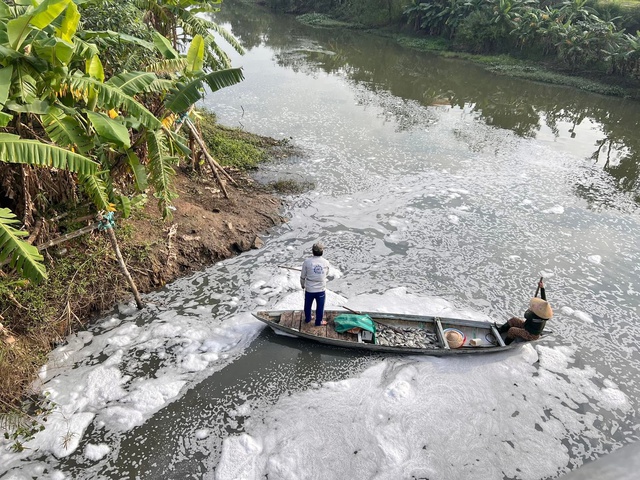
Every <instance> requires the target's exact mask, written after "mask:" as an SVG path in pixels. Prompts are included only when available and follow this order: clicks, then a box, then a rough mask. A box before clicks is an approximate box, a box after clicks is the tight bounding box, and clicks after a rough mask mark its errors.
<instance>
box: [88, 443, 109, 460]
mask: <svg viewBox="0 0 640 480" xmlns="http://www.w3.org/2000/svg"><path fill="white" fill-rule="evenodd" d="M110 451H111V448H110V447H109V445H106V444H104V443H101V444H99V445H96V444H93V443H88V444H87V445H86V446H85V447H84V456H85V457H86V458H88V459H89V460H93V461H98V460H102V459H103V458H104V457H105V456H106V455H107V454H108V453H109V452H110Z"/></svg>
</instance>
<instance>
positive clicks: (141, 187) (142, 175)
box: [127, 149, 148, 192]
mask: <svg viewBox="0 0 640 480" xmlns="http://www.w3.org/2000/svg"><path fill="white" fill-rule="evenodd" d="M127 160H128V161H129V166H130V167H131V171H132V172H133V178H134V179H135V181H136V190H137V191H138V192H144V191H145V190H146V189H147V186H148V183H147V170H146V169H145V168H144V165H142V164H141V163H140V159H139V158H138V156H137V155H136V153H135V152H134V151H133V150H131V149H129V150H127Z"/></svg>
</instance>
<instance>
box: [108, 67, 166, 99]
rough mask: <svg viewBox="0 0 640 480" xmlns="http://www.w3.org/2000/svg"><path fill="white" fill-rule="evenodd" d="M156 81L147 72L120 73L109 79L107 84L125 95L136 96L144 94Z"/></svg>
mask: <svg viewBox="0 0 640 480" xmlns="http://www.w3.org/2000/svg"><path fill="white" fill-rule="evenodd" d="M157 79H158V77H156V75H155V74H153V73H149V72H130V73H122V74H120V75H116V76H115V77H111V78H110V79H109V81H107V83H108V84H109V85H114V86H116V87H119V88H120V89H121V90H122V91H123V92H124V93H126V94H127V95H132V96H133V95H136V94H138V93H141V92H146V91H147V89H148V88H149V86H150V85H151V84H152V83H153V82H155V81H156V80H157Z"/></svg>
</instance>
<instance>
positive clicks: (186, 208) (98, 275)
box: [0, 125, 295, 427]
mask: <svg viewBox="0 0 640 480" xmlns="http://www.w3.org/2000/svg"><path fill="white" fill-rule="evenodd" d="M203 135H204V137H205V139H208V140H209V145H210V146H211V151H212V153H214V155H216V158H218V159H220V161H221V162H222V163H223V164H225V165H226V166H225V171H226V172H227V173H228V174H229V175H230V176H231V178H232V179H233V182H229V181H227V182H226V190H227V192H228V194H229V198H225V196H224V194H223V192H222V191H221V189H220V187H219V185H218V183H217V182H216V180H215V178H214V177H213V175H212V174H211V171H210V170H209V169H208V167H206V166H204V165H203V166H200V167H198V166H196V168H191V167H189V166H180V167H178V168H176V175H175V177H174V183H173V185H174V188H175V190H176V192H177V193H178V195H179V196H178V198H176V199H175V201H174V207H175V210H173V219H172V221H170V222H164V221H162V219H161V218H160V216H159V212H158V209H157V204H156V202H155V201H154V200H153V197H152V196H151V195H149V200H148V202H147V203H146V204H145V205H144V207H143V208H142V209H140V210H138V211H136V212H135V213H134V214H133V215H132V216H131V217H130V218H127V219H124V218H118V219H117V220H116V228H115V230H114V231H115V233H116V237H117V238H118V242H119V245H120V249H121V251H122V255H123V257H124V260H125V263H126V265H127V267H128V269H129V272H130V273H131V275H132V277H133V279H134V282H135V283H136V286H137V288H138V290H139V292H140V293H147V292H151V291H153V290H157V289H158V288H161V287H162V286H164V285H166V284H167V283H170V282H172V281H174V280H176V279H178V278H180V277H183V276H186V275H189V274H190V273H192V272H195V271H199V270H203V269H204V268H206V267H207V266H210V265H212V264H214V263H216V262H218V261H221V260H224V259H227V258H230V257H233V256H235V255H238V254H240V253H242V252H244V251H247V250H249V249H253V248H260V247H261V246H262V238H261V236H262V235H263V234H264V233H266V232H268V230H269V229H270V228H273V227H275V226H278V225H280V224H281V223H283V222H285V221H286V219H285V218H284V217H282V216H281V214H280V211H281V209H282V207H283V203H282V200H281V197H280V193H286V189H287V188H289V189H290V188H295V186H294V185H289V184H271V185H262V184H259V183H257V182H255V181H254V180H252V178H251V170H252V169H253V168H254V166H255V165H256V164H257V163H258V162H260V161H269V160H270V159H273V158H278V157H280V158H281V157H286V156H289V155H291V154H292V153H293V152H294V150H295V149H294V147H293V146H292V145H290V144H289V143H288V142H287V141H278V140H274V139H272V138H268V137H261V136H258V135H251V134H248V133H246V132H243V131H241V130H236V129H227V128H224V127H220V126H211V125H209V126H207V127H205V128H203ZM229 164H236V165H240V167H241V168H238V167H233V166H229ZM86 222H89V223H90V222H92V219H89V220H86V221H85V224H86ZM75 228H79V225H76V226H75ZM44 256H45V263H46V266H47V271H48V276H49V278H48V280H47V281H46V282H45V283H43V284H41V285H35V286H34V285H31V286H28V287H26V288H19V289H15V290H13V291H7V292H6V293H7V295H2V296H1V298H0V314H1V318H0V322H1V323H2V325H3V327H2V329H3V330H2V332H0V412H8V411H11V410H13V409H14V408H15V407H16V406H17V405H18V404H19V403H20V401H21V400H24V399H25V398H27V397H28V395H29V394H31V393H32V392H30V390H29V386H30V384H31V382H32V381H33V379H34V378H35V376H36V374H37V372H38V370H39V368H40V367H41V366H42V365H43V364H44V363H45V362H46V358H47V354H48V353H49V351H50V350H51V348H52V347H54V346H55V345H56V344H57V343H59V342H61V341H64V338H65V337H66V336H67V335H69V334H70V333H73V332H74V331H77V330H81V329H84V328H86V326H87V324H89V323H90V322H91V320H92V319H95V318H96V317H98V316H103V315H105V314H107V313H108V312H109V311H110V310H111V309H112V308H114V307H115V306H116V305H117V304H118V303H121V302H132V301H133V298H132V293H131V291H130V289H129V287H128V284H127V281H126V279H125V277H124V275H123V273H122V271H121V270H120V269H119V267H118V263H117V261H116V257H115V254H114V252H113V250H112V249H111V245H110V243H109V240H108V238H107V236H106V235H104V234H103V233H101V232H100V231H98V230H94V231H93V232H91V233H89V234H85V235H83V236H80V237H77V238H75V239H73V240H70V241H68V242H65V243H63V244H60V245H57V246H56V247H52V248H50V249H48V250H46V251H45V252H44ZM5 280H9V279H7V278H6V277H5V278H3V281H5ZM3 293H4V292H3ZM28 404H29V405H31V402H28ZM0 420H2V418H0ZM3 423H6V422H3ZM1 426H3V425H2V424H1V423H0V427H1Z"/></svg>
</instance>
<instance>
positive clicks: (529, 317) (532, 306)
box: [498, 278, 553, 345]
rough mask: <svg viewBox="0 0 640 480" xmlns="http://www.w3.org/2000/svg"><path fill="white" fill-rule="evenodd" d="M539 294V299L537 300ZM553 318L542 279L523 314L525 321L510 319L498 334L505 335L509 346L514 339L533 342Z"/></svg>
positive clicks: (516, 318) (500, 328)
mask: <svg viewBox="0 0 640 480" xmlns="http://www.w3.org/2000/svg"><path fill="white" fill-rule="evenodd" d="M538 292H540V298H538ZM552 316H553V310H551V305H549V302H547V296H546V294H545V291H544V283H542V278H541V279H540V281H539V282H538V289H537V290H536V295H535V296H534V297H533V298H532V299H531V301H530V302H529V308H528V309H527V311H526V312H524V318H525V320H522V319H521V318H518V317H512V318H510V319H509V321H508V322H507V323H505V324H504V325H502V326H501V327H499V328H498V332H500V333H506V334H507V337H506V339H505V342H504V343H505V344H507V345H509V344H510V343H511V342H513V341H514V340H515V339H516V338H522V339H523V340H525V341H533V340H537V339H538V338H540V334H541V333H542V330H544V327H545V325H546V323H547V320H549V319H550V318H551V317H552Z"/></svg>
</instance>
